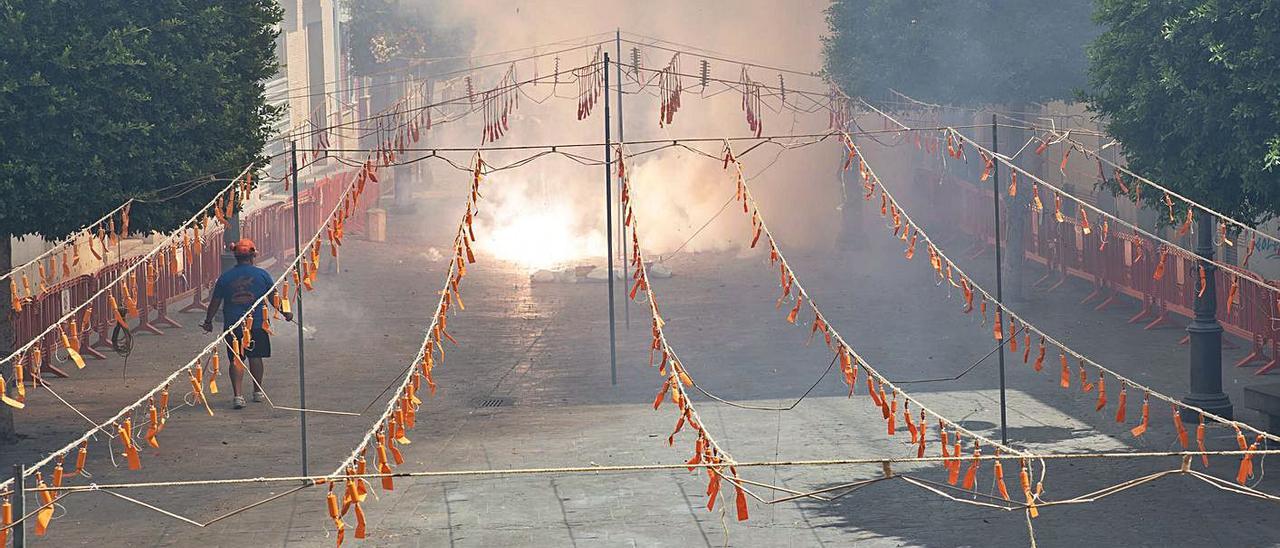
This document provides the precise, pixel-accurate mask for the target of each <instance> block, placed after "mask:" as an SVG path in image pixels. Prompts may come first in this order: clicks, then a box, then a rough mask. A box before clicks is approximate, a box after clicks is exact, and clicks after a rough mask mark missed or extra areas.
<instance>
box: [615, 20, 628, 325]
mask: <svg viewBox="0 0 1280 548" xmlns="http://www.w3.org/2000/svg"><path fill="white" fill-rule="evenodd" d="M613 32H614V34H613V43H614V48H615V49H616V50H617V55H618V57H617V58H615V59H614V61H613V64H614V66H615V67H617V68H616V69H615V70H616V72H615V75H616V76H617V77H618V142H619V143H625V142H627V139H626V137H623V133H622V128H623V127H624V126H623V125H622V30H621V29H615V30H614V31H613ZM618 200H619V202H618V231H619V233H620V237H619V238H618V239H619V240H621V242H622V265H623V271H626V264H627V223H626V218H627V212H626V211H623V209H622V207H623V206H622V202H621V200H622V179H621V178H619V179H618ZM622 317H623V321H624V322H625V324H624V325H626V327H627V329H631V299H626V298H624V299H622Z"/></svg>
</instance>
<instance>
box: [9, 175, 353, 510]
mask: <svg viewBox="0 0 1280 548" xmlns="http://www.w3.org/2000/svg"><path fill="white" fill-rule="evenodd" d="M355 182H356V180H355V178H352V181H351V183H349V184H348V185H347V188H346V190H344V191H343V194H342V196H339V197H338V199H337V200H336V202H335V206H334V208H333V210H331V211H330V212H329V215H328V216H327V217H326V218H325V220H324V221H323V222H322V223H320V227H319V229H318V230H317V231H316V233H315V235H314V236H312V237H311V239H310V240H308V241H307V242H306V244H305V247H306V248H309V247H311V246H312V245H314V244H315V243H316V242H317V241H318V240H319V238H320V237H321V236H322V235H323V234H324V232H325V227H326V226H327V225H328V223H329V221H331V220H332V219H333V218H334V216H335V215H337V213H338V211H339V210H340V209H341V206H342V199H343V197H345V196H346V194H347V193H349V192H350V191H351V190H352V189H353V188H354V187H355ZM211 205H213V203H212V202H211V203H210V206H211ZM204 211H205V209H201V210H200V213H198V214H197V216H200V215H203V214H204ZM195 218H196V217H192V219H195ZM189 222H190V221H188V223H189ZM184 226H185V225H184ZM180 230H181V229H180ZM305 256H306V255H305V254H299V255H297V256H295V257H294V258H293V261H292V262H291V263H290V264H289V265H287V266H286V268H285V269H284V271H283V274H281V275H280V277H279V278H277V279H276V280H275V281H274V283H273V284H272V285H271V287H270V288H269V289H268V290H267V292H266V293H265V294H264V295H263V296H262V297H260V298H258V299H257V300H256V301H255V302H254V303H253V304H252V305H250V307H249V308H248V309H247V311H246V312H245V314H244V315H242V316H241V317H240V319H239V320H238V321H237V322H235V323H233V324H231V325H230V326H229V327H227V328H226V329H224V330H223V332H222V333H220V334H219V336H218V337H217V338H215V339H214V340H212V341H211V342H209V343H208V344H207V345H205V346H204V348H202V349H201V350H200V352H199V353H198V354H196V357H195V358H192V359H191V360H190V361H189V362H187V364H186V365H183V366H182V367H180V368H178V369H177V370H175V371H174V372H173V373H170V374H169V376H168V377H166V378H165V379H164V380H162V381H160V383H159V384H157V385H156V386H155V387H154V388H152V389H151V390H149V391H148V392H147V393H145V394H143V395H142V397H140V398H138V399H137V400H136V401H134V402H133V403H131V404H129V405H128V406H126V407H124V408H123V409H121V410H120V411H119V412H118V413H116V414H115V415H114V416H112V417H111V418H109V419H106V420H105V421H103V422H101V423H98V424H97V425H95V426H94V427H93V428H90V429H89V430H88V431H86V432H85V433H83V434H81V435H80V436H79V437H78V438H76V439H75V440H74V441H72V442H71V443H68V444H67V445H65V446H63V447H62V448H61V449H57V450H55V451H53V452H51V453H49V455H47V456H45V457H44V458H43V459H41V460H39V461H37V462H36V463H34V464H32V465H31V466H29V467H28V468H27V471H26V474H25V475H24V476H23V477H24V478H25V477H29V476H31V475H33V474H35V473H36V472H37V471H39V470H40V469H41V468H43V467H44V466H47V465H48V464H49V463H50V462H53V461H54V460H55V459H57V458H59V457H61V456H64V455H66V454H67V453H69V452H70V451H71V450H73V449H76V448H77V447H79V445H80V444H81V443H82V442H86V441H88V440H89V439H90V438H91V437H93V436H94V435H96V434H97V433H99V432H108V431H109V427H111V426H114V425H116V424H119V423H120V421H122V420H124V418H125V417H126V416H128V415H131V414H132V413H133V412H134V411H135V410H137V409H139V408H141V407H142V406H143V405H144V404H146V403H147V402H149V401H150V400H152V399H153V398H154V397H155V396H156V395H157V394H159V393H160V392H161V391H163V390H165V389H167V388H168V387H169V386H170V385H171V384H173V382H174V381H175V380H176V379H178V378H179V376H181V374H182V373H186V372H189V371H190V370H191V369H192V368H194V367H196V366H198V365H199V364H200V362H201V361H202V360H203V359H204V358H205V356H206V355H208V354H209V352H211V351H215V350H216V349H218V348H220V347H221V345H223V344H225V339H226V336H227V335H228V334H230V333H232V332H233V331H234V330H236V329H239V328H240V324H241V323H242V322H243V321H244V318H245V317H247V316H248V315H249V314H252V313H253V311H254V310H257V309H258V308H261V307H262V305H263V303H265V302H266V299H267V298H268V297H269V296H270V295H272V294H274V292H275V291H276V289H277V288H279V287H280V285H281V284H282V283H283V282H284V281H285V280H287V279H288V277H289V273H290V272H291V271H292V270H293V269H295V268H297V266H298V264H300V262H301V261H302V260H303V258H304V257H305ZM143 262H145V260H144V261H140V262H139V263H137V264H142V263H143ZM301 289H302V288H299V290H301ZM94 298H95V299H96V298H97V297H96V296H95V297H94ZM73 313H74V311H73ZM55 325H56V324H55ZM12 483H13V478H9V479H6V480H4V481H2V482H0V490H4V489H5V488H7V487H10V486H11V485H12Z"/></svg>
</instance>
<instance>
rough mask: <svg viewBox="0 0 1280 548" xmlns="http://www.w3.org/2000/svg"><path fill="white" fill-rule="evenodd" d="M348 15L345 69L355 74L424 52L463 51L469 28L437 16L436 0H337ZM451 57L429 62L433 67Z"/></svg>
mask: <svg viewBox="0 0 1280 548" xmlns="http://www.w3.org/2000/svg"><path fill="white" fill-rule="evenodd" d="M342 7H343V9H344V11H346V13H347V15H348V16H349V17H350V18H351V21H350V23H349V24H348V26H347V39H348V49H349V52H350V56H351V72H352V73H353V74H355V75H357V76H365V75H372V74H381V73H385V72H388V71H394V70H398V69H401V68H404V67H405V66H407V65H409V64H412V63H414V62H420V61H423V60H425V59H428V58H442V57H452V56H460V55H464V54H466V49H467V48H468V47H469V46H470V43H471V35H470V33H469V29H467V28H466V27H463V26H460V25H450V24H445V22H444V21H442V20H441V18H440V17H439V16H438V14H439V13H441V12H443V11H444V10H445V8H446V7H447V6H445V4H444V2H442V1H441V0H419V1H416V2H408V3H406V2H401V1H400V0H343V3H342ZM456 65H457V63H445V68H441V65H440V64H439V63H437V64H433V65H432V69H433V71H435V72H439V71H442V70H449V68H452V66H456Z"/></svg>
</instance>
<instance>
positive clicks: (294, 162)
mask: <svg viewBox="0 0 1280 548" xmlns="http://www.w3.org/2000/svg"><path fill="white" fill-rule="evenodd" d="M289 158H290V162H289V163H290V165H291V167H290V171H291V172H292V175H291V177H292V178H293V256H294V257H295V258H296V257H301V256H302V223H301V221H300V220H299V216H298V186H300V185H299V182H298V142H297V141H291V142H290V149H289ZM298 265H299V266H301V265H302V262H301V261H299V262H298ZM294 294H295V295H297V296H298V303H297V307H296V308H295V309H294V313H293V321H294V323H296V324H298V407H300V408H302V409H306V408H307V367H306V364H307V360H306V354H305V353H304V351H303V350H304V349H303V346H304V345H303V338H302V287H301V286H299V287H297V288H295V291H294ZM298 417H299V418H301V419H302V475H304V476H305V475H307V412H306V411H299V412H298Z"/></svg>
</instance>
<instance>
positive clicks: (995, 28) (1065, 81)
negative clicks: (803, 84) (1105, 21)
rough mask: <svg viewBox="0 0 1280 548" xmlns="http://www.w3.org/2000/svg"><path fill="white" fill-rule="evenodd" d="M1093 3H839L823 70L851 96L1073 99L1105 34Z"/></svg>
mask: <svg viewBox="0 0 1280 548" xmlns="http://www.w3.org/2000/svg"><path fill="white" fill-rule="evenodd" d="M1090 7H1091V0H1058V1H1054V2H1044V1H1039V0H834V1H833V2H832V3H831V6H830V7H829V8H827V25H828V27H829V29H830V31H831V34H830V35H828V36H826V37H824V38H823V53H824V57H825V72H826V74H827V75H828V77H829V78H830V79H831V81H832V82H834V83H835V84H837V85H838V86H840V87H841V88H842V89H843V90H844V92H845V93H847V94H849V95H850V96H863V97H876V98H878V97H885V96H886V95H887V93H888V90H889V89H890V88H892V89H895V90H898V91H900V92H902V93H905V94H907V95H909V96H911V97H914V98H916V99H919V100H922V101H928V102H932V103H940V104H949V105H985V104H1017V103H1026V102H1043V101H1049V100H1053V99H1064V98H1071V97H1073V94H1074V93H1075V92H1076V90H1078V89H1080V88H1082V87H1084V85H1085V82H1086V75H1085V68H1086V56H1085V51H1084V47H1085V44H1086V43H1087V42H1088V41H1089V40H1090V39H1092V38H1093V37H1094V36H1096V35H1097V29H1096V27H1095V26H1094V24H1093V23H1092V22H1091V21H1090V19H1089V14H1090Z"/></svg>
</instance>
